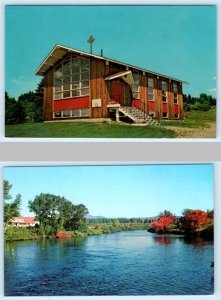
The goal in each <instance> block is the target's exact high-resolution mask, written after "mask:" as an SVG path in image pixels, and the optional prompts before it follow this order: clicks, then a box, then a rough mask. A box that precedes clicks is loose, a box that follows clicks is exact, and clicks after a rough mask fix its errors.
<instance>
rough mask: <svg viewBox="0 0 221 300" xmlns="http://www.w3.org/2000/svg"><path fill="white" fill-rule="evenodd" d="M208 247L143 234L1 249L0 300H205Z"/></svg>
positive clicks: (210, 251)
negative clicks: (2, 299)
mask: <svg viewBox="0 0 221 300" xmlns="http://www.w3.org/2000/svg"><path fill="white" fill-rule="evenodd" d="M211 261H213V242H211V241H206V240H204V239H201V238H195V239H187V238H184V237H180V236H160V235H157V234H153V233H149V232H147V231H144V230H139V231H128V232H118V233H112V234H102V235H98V236H89V237H84V238H73V239H66V240H44V241H25V242H10V243H6V244H5V296H45V295H57V296H62V295H66V296H70V295H202V294H205V295H208V294H212V293H213V285H214V282H213V268H211V267H210V264H211Z"/></svg>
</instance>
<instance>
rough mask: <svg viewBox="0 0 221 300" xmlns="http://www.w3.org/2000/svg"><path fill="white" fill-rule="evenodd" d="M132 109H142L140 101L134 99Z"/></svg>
mask: <svg viewBox="0 0 221 300" xmlns="http://www.w3.org/2000/svg"><path fill="white" fill-rule="evenodd" d="M132 107H136V108H140V99H133V101H132Z"/></svg>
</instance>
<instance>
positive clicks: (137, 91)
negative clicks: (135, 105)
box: [132, 71, 140, 100]
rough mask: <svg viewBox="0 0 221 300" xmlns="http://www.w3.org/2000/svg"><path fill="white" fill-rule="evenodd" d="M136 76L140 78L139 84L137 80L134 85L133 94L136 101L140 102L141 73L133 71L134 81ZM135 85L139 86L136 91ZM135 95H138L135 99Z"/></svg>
mask: <svg viewBox="0 0 221 300" xmlns="http://www.w3.org/2000/svg"><path fill="white" fill-rule="evenodd" d="M135 74H136V75H137V76H138V80H137V83H135V80H134V83H133V84H132V94H133V99H134V100H140V73H139V72H138V71H133V72H132V75H133V79H134V75H135ZM135 85H136V86H137V89H136V90H135V89H134V86H135ZM134 94H137V97H134Z"/></svg>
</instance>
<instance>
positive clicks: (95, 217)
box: [85, 214, 105, 219]
mask: <svg viewBox="0 0 221 300" xmlns="http://www.w3.org/2000/svg"><path fill="white" fill-rule="evenodd" d="M85 218H86V219H105V217H102V216H92V215H89V214H88V215H86V216H85Z"/></svg>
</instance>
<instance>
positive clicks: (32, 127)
mask: <svg viewBox="0 0 221 300" xmlns="http://www.w3.org/2000/svg"><path fill="white" fill-rule="evenodd" d="M215 122H216V108H215V107H213V108H212V109H210V110H209V111H207V112H204V111H191V112H187V113H185V120H184V121H161V125H162V126H163V127H150V126H141V127H139V126H131V125H126V124H125V125H123V124H122V123H121V124H118V123H116V122H112V123H111V124H110V123H107V122H102V123H89V122H60V123H59V122H56V123H26V124H18V125H7V126H6V128H5V136H6V137H26V138H44V137H45V138H53V137H55V138H175V137H176V133H175V132H174V131H173V130H171V129H170V127H171V126H175V127H186V128H201V127H204V128H206V127H210V125H211V123H215ZM166 127H168V128H166Z"/></svg>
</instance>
